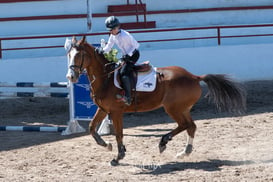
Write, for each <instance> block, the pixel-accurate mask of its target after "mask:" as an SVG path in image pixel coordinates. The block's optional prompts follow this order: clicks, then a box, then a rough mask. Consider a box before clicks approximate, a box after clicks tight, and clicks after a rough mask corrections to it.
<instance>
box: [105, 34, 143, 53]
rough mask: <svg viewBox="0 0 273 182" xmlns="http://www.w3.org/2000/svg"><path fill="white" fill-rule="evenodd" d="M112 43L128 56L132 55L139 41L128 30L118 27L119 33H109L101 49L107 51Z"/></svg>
mask: <svg viewBox="0 0 273 182" xmlns="http://www.w3.org/2000/svg"><path fill="white" fill-rule="evenodd" d="M114 44H116V45H117V46H118V47H119V48H120V50H121V52H122V54H123V55H126V54H128V55H129V56H132V55H133V52H134V50H135V49H138V48H139V43H138V42H137V41H136V40H135V39H134V38H133V36H132V35H131V34H130V33H129V32H127V31H125V30H123V29H120V33H118V34H117V35H112V34H111V35H110V37H109V39H108V42H107V44H106V46H105V47H104V48H103V51H104V52H106V53H108V52H109V51H110V50H111V49H112V47H113V46H114Z"/></svg>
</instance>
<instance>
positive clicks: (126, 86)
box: [121, 76, 131, 106]
mask: <svg viewBox="0 0 273 182" xmlns="http://www.w3.org/2000/svg"><path fill="white" fill-rule="evenodd" d="M121 80H122V85H123V89H124V90H125V98H124V99H125V101H124V102H125V104H126V105H128V106H129V105H131V83H130V78H129V77H128V76H123V77H122V79H121Z"/></svg>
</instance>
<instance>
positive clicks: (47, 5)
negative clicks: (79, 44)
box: [0, 0, 88, 37]
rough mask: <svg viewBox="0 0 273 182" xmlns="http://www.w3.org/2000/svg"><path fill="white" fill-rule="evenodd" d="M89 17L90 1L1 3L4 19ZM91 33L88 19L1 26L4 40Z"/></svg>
mask: <svg viewBox="0 0 273 182" xmlns="http://www.w3.org/2000/svg"><path fill="white" fill-rule="evenodd" d="M86 13H87V2H86V0H65V1H59V0H56V1H37V2H34V1H31V2H24V3H0V14H1V18H8V17H28V16H46V15H67V14H86ZM87 30H88V29H87V19H86V18H77V19H61V20H58V19H55V20H54V19H50V20H25V21H6V22H1V23H0V37H10V36H20V35H35V34H59V33H84V32H87Z"/></svg>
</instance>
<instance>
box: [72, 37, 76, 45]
mask: <svg viewBox="0 0 273 182" xmlns="http://www.w3.org/2000/svg"><path fill="white" fill-rule="evenodd" d="M76 43H77V39H76V37H75V36H73V37H72V44H76Z"/></svg>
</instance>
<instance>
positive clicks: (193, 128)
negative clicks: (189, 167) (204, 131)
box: [176, 111, 196, 158]
mask: <svg viewBox="0 0 273 182" xmlns="http://www.w3.org/2000/svg"><path fill="white" fill-rule="evenodd" d="M184 116H185V118H186V121H187V122H188V128H187V134H188V139H187V144H186V147H185V149H184V150H183V151H182V152H179V153H178V154H177V155H176V157H178V158H182V157H184V156H188V155H190V153H191V152H192V148H193V138H194V134H195V131H196V125H195V123H194V121H193V120H192V117H191V115H190V112H189V111H188V112H185V113H184Z"/></svg>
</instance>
